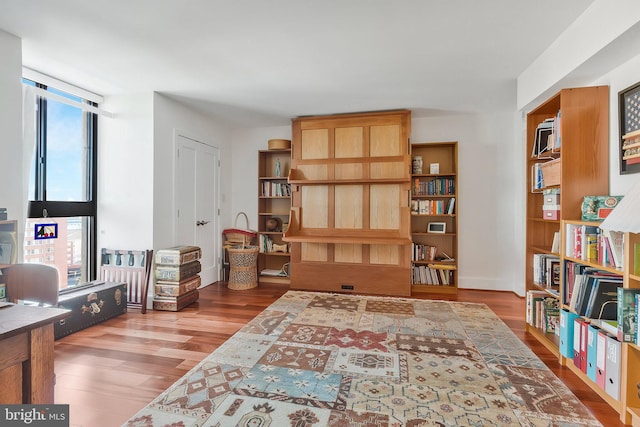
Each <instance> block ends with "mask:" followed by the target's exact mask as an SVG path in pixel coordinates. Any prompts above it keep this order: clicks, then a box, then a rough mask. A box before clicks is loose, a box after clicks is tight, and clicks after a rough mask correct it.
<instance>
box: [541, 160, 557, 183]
mask: <svg viewBox="0 0 640 427" xmlns="http://www.w3.org/2000/svg"><path fill="white" fill-rule="evenodd" d="M560 165H561V164H560V159H555V160H551V161H549V162H546V163H542V164H541V165H540V169H541V171H542V182H543V184H544V186H545V187H553V186H554V185H560Z"/></svg>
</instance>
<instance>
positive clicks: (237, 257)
mask: <svg viewBox="0 0 640 427" xmlns="http://www.w3.org/2000/svg"><path fill="white" fill-rule="evenodd" d="M227 252H228V253H229V283H228V284H227V287H228V288H229V289H233V290H244V289H252V288H255V287H256V286H258V269H257V267H256V265H257V262H258V247H257V246H245V245H242V246H232V247H229V248H227Z"/></svg>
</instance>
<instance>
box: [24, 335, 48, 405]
mask: <svg viewBox="0 0 640 427" xmlns="http://www.w3.org/2000/svg"><path fill="white" fill-rule="evenodd" d="M29 344H30V345H29V360H27V361H26V362H25V363H24V364H23V365H22V378H23V383H22V387H23V388H22V392H23V395H22V398H23V402H25V403H33V404H52V403H54V398H53V393H54V387H55V384H54V383H55V376H54V369H53V367H54V363H53V359H54V336H53V323H50V324H48V325H45V326H42V327H40V328H36V329H33V330H32V331H31V332H30V337H29Z"/></svg>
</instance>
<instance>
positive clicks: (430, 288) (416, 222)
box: [410, 142, 459, 294]
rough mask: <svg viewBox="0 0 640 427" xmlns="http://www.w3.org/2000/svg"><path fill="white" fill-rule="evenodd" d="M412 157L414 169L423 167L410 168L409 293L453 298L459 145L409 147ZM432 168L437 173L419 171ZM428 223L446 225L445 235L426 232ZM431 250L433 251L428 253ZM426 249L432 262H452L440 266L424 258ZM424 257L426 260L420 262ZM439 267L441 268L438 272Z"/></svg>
mask: <svg viewBox="0 0 640 427" xmlns="http://www.w3.org/2000/svg"><path fill="white" fill-rule="evenodd" d="M411 155H412V160H414V161H416V162H417V163H416V165H420V164H421V165H422V166H421V168H420V167H418V166H415V168H414V167H412V172H414V173H412V174H411V217H410V218H411V240H412V258H411V259H412V261H411V272H412V274H411V283H412V292H416V293H430V292H431V293H450V294H456V293H457V292H458V272H457V264H458V260H457V259H458V215H457V211H458V206H459V204H458V200H457V199H458V191H457V185H458V182H457V180H458V179H457V177H458V174H457V171H458V144H457V142H425V143H416V144H411ZM435 164H437V166H435ZM412 166H414V165H412ZM432 166H433V167H435V168H437V169H436V170H439V173H435V174H434V173H422V172H421V170H422V171H429V170H430V168H431V167H432ZM419 212H437V213H419ZM440 212H442V213H440ZM449 212H450V213H449ZM430 222H431V223H433V222H443V223H445V227H444V229H445V231H446V232H444V233H429V232H426V230H427V227H428V224H429V223H430ZM434 247H435V250H431V249H430V248H434ZM427 249H428V250H430V251H431V252H430V254H431V255H432V256H433V257H434V258H435V257H445V256H448V257H450V258H452V259H453V260H454V261H451V262H442V261H437V260H435V259H429V255H423V253H424V252H426V250H427ZM445 254H446V255H445ZM423 256H424V257H426V258H427V259H422V258H423ZM440 265H441V266H443V267H442V268H438V266H440ZM429 266H431V267H429ZM434 266H436V267H435V268H434ZM451 267H453V268H454V269H451ZM445 268H446V270H445ZM445 272H446V273H445ZM443 283H446V284H443Z"/></svg>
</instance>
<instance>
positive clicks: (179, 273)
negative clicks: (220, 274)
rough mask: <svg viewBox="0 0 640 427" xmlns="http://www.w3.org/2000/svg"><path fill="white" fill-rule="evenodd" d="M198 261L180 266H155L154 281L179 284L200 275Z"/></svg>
mask: <svg viewBox="0 0 640 427" xmlns="http://www.w3.org/2000/svg"><path fill="white" fill-rule="evenodd" d="M201 268H202V266H201V265H200V261H192V262H190V263H187V264H182V265H156V280H157V281H164V282H180V281H182V280H184V279H187V278H189V277H191V276H194V275H196V274H198V273H200V270H201Z"/></svg>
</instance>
